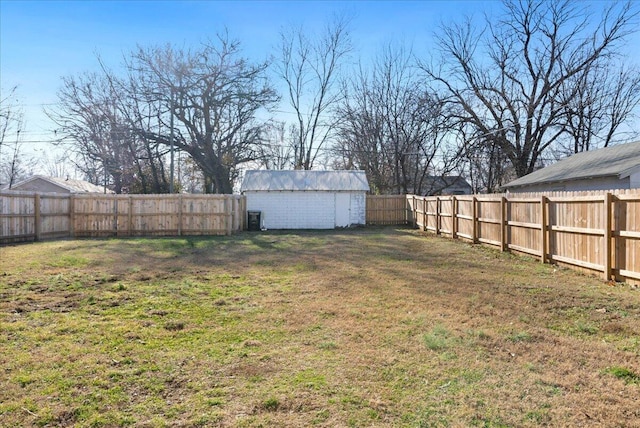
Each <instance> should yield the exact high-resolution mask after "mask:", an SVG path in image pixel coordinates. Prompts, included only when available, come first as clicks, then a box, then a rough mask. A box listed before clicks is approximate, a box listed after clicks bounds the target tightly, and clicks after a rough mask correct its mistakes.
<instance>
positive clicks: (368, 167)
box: [336, 47, 455, 194]
mask: <svg viewBox="0 0 640 428" xmlns="http://www.w3.org/2000/svg"><path fill="white" fill-rule="evenodd" d="M416 71H417V69H416V67H415V64H414V63H413V56H412V54H411V52H410V51H406V50H404V49H402V48H400V49H394V48H392V47H388V48H386V49H385V50H384V52H383V54H382V55H381V56H379V57H378V59H377V60H376V61H375V62H374V64H373V67H372V69H371V72H370V73H369V72H367V71H365V70H363V68H362V67H361V68H360V71H359V73H358V75H357V76H355V78H353V79H352V80H351V81H350V83H349V84H348V88H347V92H348V96H347V97H345V99H344V101H343V102H342V103H341V105H340V107H339V109H338V116H340V117H341V118H342V121H341V123H340V128H339V129H340V131H339V137H338V141H339V146H338V149H337V150H336V153H337V154H338V155H339V156H340V157H341V162H342V164H343V167H345V168H352V167H356V168H361V169H364V170H365V171H366V173H367V177H368V179H369V183H370V185H371V187H372V189H373V191H374V192H378V193H408V192H414V193H418V194H421V193H430V192H433V191H437V189H432V188H431V187H433V186H434V185H436V182H437V181H436V180H434V179H433V176H434V175H443V174H446V173H449V172H451V171H452V170H453V169H454V167H455V157H454V156H448V154H447V150H446V147H447V145H446V135H447V130H448V125H447V123H446V120H447V118H448V116H447V115H446V114H444V112H443V111H442V109H443V107H444V103H443V102H442V100H440V99H439V98H438V96H436V95H435V94H433V93H431V92H430V91H429V88H428V87H427V86H426V85H425V83H424V81H422V80H421V79H420V77H419V76H418V74H417V73H416Z"/></svg>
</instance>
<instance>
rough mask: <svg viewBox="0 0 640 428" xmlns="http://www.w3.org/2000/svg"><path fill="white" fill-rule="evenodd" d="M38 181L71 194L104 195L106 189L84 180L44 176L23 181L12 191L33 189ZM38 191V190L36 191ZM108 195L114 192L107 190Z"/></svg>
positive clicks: (36, 176)
mask: <svg viewBox="0 0 640 428" xmlns="http://www.w3.org/2000/svg"><path fill="white" fill-rule="evenodd" d="M38 180H43V181H46V182H49V183H51V184H53V185H54V186H58V187H60V188H61V189H63V190H66V191H68V192H69V193H104V187H101V186H96V185H95V184H91V183H89V182H88V181H84V180H73V179H70V178H67V179H65V178H59V177H46V176H43V175H34V176H32V177H30V178H27V179H26V180H23V181H21V182H19V183H16V184H14V185H13V186H12V189H15V190H22V189H25V188H29V190H35V189H31V188H30V187H32V186H30V185H36V184H37V181H38ZM36 191H37V190H36ZM107 193H113V191H111V190H108V189H107Z"/></svg>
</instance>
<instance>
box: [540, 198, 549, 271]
mask: <svg viewBox="0 0 640 428" xmlns="http://www.w3.org/2000/svg"><path fill="white" fill-rule="evenodd" d="M547 221H548V215H547V197H546V196H544V195H542V196H541V197H540V261H541V262H542V263H545V262H546V261H547V239H548V238H547V236H548V235H547Z"/></svg>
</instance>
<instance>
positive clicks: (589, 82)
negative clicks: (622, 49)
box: [558, 64, 640, 155]
mask: <svg viewBox="0 0 640 428" xmlns="http://www.w3.org/2000/svg"><path fill="white" fill-rule="evenodd" d="M562 94H563V96H564V98H563V100H562V104H563V105H564V112H565V121H564V122H565V127H566V129H567V131H568V134H569V136H568V137H567V138H566V142H565V141H563V144H562V146H561V147H560V148H559V150H558V151H559V152H560V154H561V155H569V154H573V153H579V152H584V151H588V150H592V149H596V148H600V147H607V146H609V144H611V143H612V142H614V138H615V136H616V135H617V132H618V130H619V129H620V127H621V126H622V125H623V124H624V123H625V122H627V121H629V119H630V118H633V117H634V114H633V112H634V110H635V109H636V107H637V106H638V104H639V103H640V71H639V70H637V69H633V68H627V67H625V66H623V65H620V66H619V68H616V69H612V68H611V67H608V66H607V64H605V65H600V64H594V65H593V66H592V67H590V68H589V69H588V70H587V72H586V73H583V74H581V75H579V76H576V77H575V78H572V79H568V80H567V81H566V82H564V84H563V90H562Z"/></svg>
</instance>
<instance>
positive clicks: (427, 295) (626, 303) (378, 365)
mask: <svg viewBox="0 0 640 428" xmlns="http://www.w3.org/2000/svg"><path fill="white" fill-rule="evenodd" d="M639 334H640V291H638V290H636V289H634V288H632V287H631V286H629V285H625V284H617V285H615V286H612V285H611V284H607V283H603V282H602V281H600V280H598V279H597V278H594V277H589V276H584V275H580V274H577V273H575V272H572V271H569V270H566V269H559V268H557V267H553V266H550V265H542V264H540V263H538V262H536V261H535V260H533V259H528V258H520V257H517V256H513V255H509V254H506V253H505V254H503V253H499V252H497V251H495V250H492V249H487V248H484V247H481V246H472V245H468V244H464V243H462V242H459V241H451V240H447V239H444V238H440V237H434V236H430V235H425V234H424V233H421V232H418V231H414V230H408V229H394V228H370V229H357V230H348V231H330V232H300V233H286V232H282V233H277V232H268V233H242V234H238V235H235V236H232V237H207V238H158V239H107V240H68V241H56V242H44V243H35V244H26V245H16V246H7V247H0V363H1V364H0V426H3V427H13V426H43V427H44V426H91V427H94V426H95V427H102V426H110V427H115V426H135V427H156V426H171V427H174V426H185V427H186V426H224V427H257V426H264V427H271V426H290V427H300V426H327V427H342V426H354V427H365V426H378V427H381V426H388V427H391V426H393V427H403V426H406V427H431V426H435V427H439V426H442V427H446V426H482V427H489V426H496V427H498V426H518V427H519V426H531V427H533V426H541V425H548V426H589V425H596V426H628V427H633V426H640V398H638V397H640V337H639Z"/></svg>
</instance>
